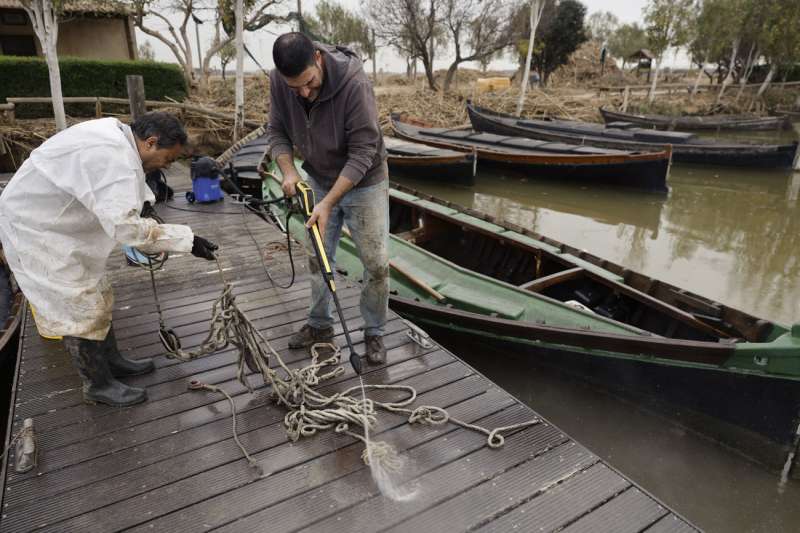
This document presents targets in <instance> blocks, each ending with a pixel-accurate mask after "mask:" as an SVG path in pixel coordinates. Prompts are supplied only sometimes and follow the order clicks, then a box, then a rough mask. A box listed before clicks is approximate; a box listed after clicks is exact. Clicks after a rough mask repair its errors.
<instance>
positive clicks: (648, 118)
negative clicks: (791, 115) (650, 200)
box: [600, 107, 791, 131]
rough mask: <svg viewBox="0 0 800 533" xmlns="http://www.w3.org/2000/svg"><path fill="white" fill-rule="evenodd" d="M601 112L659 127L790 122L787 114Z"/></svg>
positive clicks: (743, 127)
mask: <svg viewBox="0 0 800 533" xmlns="http://www.w3.org/2000/svg"><path fill="white" fill-rule="evenodd" d="M600 114H601V115H603V120H604V121H605V122H606V124H609V123H611V122H629V123H631V124H637V125H640V126H646V127H648V128H656V129H659V130H712V131H717V130H736V131H759V130H781V129H790V128H791V123H790V121H789V120H787V118H786V117H759V116H756V115H710V116H684V117H675V116H669V115H640V114H635V113H621V112H619V111H611V110H610V109H605V108H602V107H601V108H600Z"/></svg>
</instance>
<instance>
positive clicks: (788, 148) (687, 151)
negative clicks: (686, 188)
mask: <svg viewBox="0 0 800 533" xmlns="http://www.w3.org/2000/svg"><path fill="white" fill-rule="evenodd" d="M467 113H468V114H469V118H470V121H471V122H472V127H473V128H474V129H475V130H477V131H485V132H488V133H493V134H497V135H519V136H522V137H528V138H531V139H537V140H542V141H553V142H563V143H571V144H577V145H588V146H597V147H601V148H614V149H620V150H663V149H666V148H667V147H668V146H670V147H671V148H672V160H673V161H675V162H683V163H696V164H711V165H725V166H755V167H760V168H767V167H772V168H790V167H791V166H792V162H793V160H794V158H795V154H796V153H797V149H798V148H797V146H798V143H797V142H794V143H787V144H779V145H773V144H755V143H741V142H736V143H734V142H721V141H716V140H712V139H701V138H699V137H698V136H697V135H695V134H693V133H685V132H676V131H658V130H652V129H644V128H638V127H635V126H634V125H633V124H631V123H617V124H616V125H613V124H609V125H605V126H604V125H602V124H595V123H590V122H578V121H572V120H558V119H520V118H518V117H514V116H511V115H506V114H503V113H498V112H496V111H492V110H489V109H486V108H482V107H478V106H475V105H472V104H471V103H469V102H468V103H467Z"/></svg>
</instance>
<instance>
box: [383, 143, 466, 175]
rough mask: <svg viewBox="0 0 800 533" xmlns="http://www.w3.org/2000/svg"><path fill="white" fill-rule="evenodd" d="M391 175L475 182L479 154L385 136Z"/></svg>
mask: <svg viewBox="0 0 800 533" xmlns="http://www.w3.org/2000/svg"><path fill="white" fill-rule="evenodd" d="M384 143H385V144H386V151H387V152H388V158H387V162H388V164H389V175H390V176H395V175H402V176H408V177H412V178H416V179H424V180H435V181H443V182H446V183H458V184H462V185H472V184H473V183H474V182H475V163H476V159H475V154H465V153H464V152H458V151H455V150H448V149H446V148H435V147H431V146H428V145H425V144H420V143H416V142H411V141H406V140H401V139H396V138H393V137H385V138H384Z"/></svg>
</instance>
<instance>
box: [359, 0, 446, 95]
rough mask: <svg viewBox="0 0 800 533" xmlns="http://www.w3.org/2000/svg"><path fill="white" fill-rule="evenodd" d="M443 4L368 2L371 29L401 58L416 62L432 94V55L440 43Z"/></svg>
mask: <svg viewBox="0 0 800 533" xmlns="http://www.w3.org/2000/svg"><path fill="white" fill-rule="evenodd" d="M443 9H444V6H443V0H370V4H369V12H370V16H371V18H372V20H373V23H372V24H371V26H372V27H373V28H375V34H376V35H377V36H378V38H379V39H380V40H381V41H382V42H383V43H385V44H387V45H389V46H392V47H394V48H395V49H396V50H397V51H398V52H399V53H400V54H401V55H402V56H404V57H407V58H413V59H419V60H420V61H422V66H423V67H424V68H425V76H426V77H427V79H428V87H430V89H431V90H433V91H436V90H438V87H437V86H436V81H435V79H434V77H433V54H434V52H435V50H436V47H437V45H438V44H440V42H441V40H442V39H443V35H444V30H443V26H442V23H441V18H442V11H443Z"/></svg>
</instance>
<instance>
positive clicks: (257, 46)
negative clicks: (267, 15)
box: [136, 0, 647, 72]
mask: <svg viewBox="0 0 800 533" xmlns="http://www.w3.org/2000/svg"><path fill="white" fill-rule="evenodd" d="M287 1H288V2H290V4H287V5H291V6H292V7H294V5H295V3H294V0H287ZM334 1H337V0H334ZM338 1H339V3H341V4H342V5H345V6H346V7H348V8H349V9H351V10H353V11H356V12H361V11H363V10H364V9H365V8H364V7H363V2H362V0H338ZM581 1H582V2H583V4H584V5H586V7H587V8H588V13H589V14H591V13H594V12H595V11H610V12H612V13H613V14H614V15H616V16H617V18H619V19H620V21H622V22H640V23H641V21H642V8H643V7H644V6H645V4H646V3H647V0H581ZM315 4H316V0H304V1H303V11H304V12H311V13H313V11H314V7H315ZM201 18H202V16H201ZM149 23H150V24H151V25H152V26H153V27H154V28H157V29H159V30H163V29H164V27H165V25H164V24H163V23H162V24H158V23H157V22H156V21H154V20H151V21H149ZM175 23H176V24H179V21H178V20H175ZM189 25H190V27H189V31H190V36H191V43H192V47H193V48H194V47H195V46H196V45H195V42H196V41H195V34H194V31H195V29H194V23H192V22H190V23H189ZM210 26H211V24H204V25H201V26H200V46H201V47H202V48H203V49H206V48H207V47H208V46H209V44H210V43H211V40H212V38H213V28H212V27H210ZM290 29H291V28H286V27H280V26H269V27H268V28H266V29H264V30H261V31H258V32H255V33H249V32H248V33H245V43H246V44H247V46H248V48H249V49H250V51H251V52H252V53H253V55H254V56H256V58H257V59H258V61H259V63H261V64H262V65H263V66H264V68H267V69H270V68H272V66H273V65H272V55H271V51H272V43H273V42H274V41H275V37H276V36H277V35H280V34H281V33H283V32H284V31H288V30H290ZM136 39H137V42H138V43H139V44H142V43H144V42H145V41H148V42H150V44H151V45H152V46H153V49H154V50H155V53H156V59H157V60H159V61H169V62H175V58H174V56H173V55H172V52H170V50H169V49H168V48H167V47H166V46H165V45H164V44H162V43H161V42H160V41H158V40H157V39H154V38H153V37H150V36H149V35H146V34H144V33H142V32H141V31H140V30H137V31H136ZM193 51H194V57H195V59H196V57H197V51H196V50H193ZM451 59H452V58H451V57H448V56H447V55H446V54H441V57H440V58H439V59H438V60H437V61H436V62H435V67H436V68H437V69H438V68H446V67H447V66H448V65H449V60H451ZM212 65H213V66H216V67H219V62H217V61H216V60H215V61H213V62H212ZM468 66H469V64H468ZM377 67H378V69H379V70H381V69H382V70H383V71H384V72H401V71H404V69H405V62H404V61H403V60H402V59H401V58H400V57H398V56H397V54H394V53H393V52H392V51H391V50H383V51H379V53H378V56H377ZM229 68H230V67H229ZM256 68H257V66H256V65H255V63H253V61H251V60H250V58H247V57H246V59H245V69H246V70H252V69H256ZM491 68H496V69H510V68H514V64H513V63H512V61H510V60H509V59H505V58H504V59H500V60H497V61H495V62H494V63H493V64H492V65H491Z"/></svg>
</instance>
